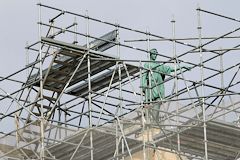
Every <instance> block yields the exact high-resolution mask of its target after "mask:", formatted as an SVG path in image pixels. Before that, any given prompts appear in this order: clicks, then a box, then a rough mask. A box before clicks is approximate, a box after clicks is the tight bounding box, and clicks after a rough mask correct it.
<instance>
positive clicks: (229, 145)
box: [155, 120, 240, 160]
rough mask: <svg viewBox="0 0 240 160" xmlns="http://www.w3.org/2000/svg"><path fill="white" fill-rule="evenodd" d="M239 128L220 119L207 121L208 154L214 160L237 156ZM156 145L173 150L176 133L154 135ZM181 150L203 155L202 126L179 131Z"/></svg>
mask: <svg viewBox="0 0 240 160" xmlns="http://www.w3.org/2000/svg"><path fill="white" fill-rule="evenodd" d="M239 135H240V128H239V127H238V126H235V125H233V124H228V123H226V122H221V121H216V120H215V121H210V122H207V141H208V156H209V158H211V159H214V160H230V159H231V160H233V159H235V158H236V157H238V156H239V151H240V150H239V148H240V137H239ZM155 140H156V141H158V143H157V145H158V146H161V147H165V148H169V149H173V150H175V149H176V148H177V134H176V133H175V134H171V133H169V134H165V135H164V134H161V135H158V136H156V137H155ZM180 142H181V145H180V147H181V152H185V153H189V154H192V155H196V156H200V157H204V135H203V127H201V126H195V127H191V128H187V129H184V130H183V131H180Z"/></svg>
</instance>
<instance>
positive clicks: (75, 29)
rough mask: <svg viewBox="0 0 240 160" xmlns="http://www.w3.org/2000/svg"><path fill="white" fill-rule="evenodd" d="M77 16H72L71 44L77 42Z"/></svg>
mask: <svg viewBox="0 0 240 160" xmlns="http://www.w3.org/2000/svg"><path fill="white" fill-rule="evenodd" d="M77 25H78V24H77V17H74V32H75V33H74V37H73V39H74V41H73V44H77V43H78V41H77Z"/></svg>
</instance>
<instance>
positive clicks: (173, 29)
mask: <svg viewBox="0 0 240 160" xmlns="http://www.w3.org/2000/svg"><path fill="white" fill-rule="evenodd" d="M171 23H172V39H173V41H172V43H173V58H174V86H175V94H176V97H175V98H176V123H177V150H178V152H180V150H181V149H180V144H181V143H180V134H179V131H180V130H179V104H178V77H177V76H178V75H177V53H176V40H175V38H176V21H175V18H174V16H173V19H172V21H171Z"/></svg>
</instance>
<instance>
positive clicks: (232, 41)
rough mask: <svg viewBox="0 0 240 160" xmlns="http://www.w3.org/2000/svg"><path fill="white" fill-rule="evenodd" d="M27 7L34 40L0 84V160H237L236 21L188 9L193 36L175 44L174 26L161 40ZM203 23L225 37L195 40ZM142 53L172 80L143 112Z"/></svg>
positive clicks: (54, 10) (239, 143)
mask: <svg viewBox="0 0 240 160" xmlns="http://www.w3.org/2000/svg"><path fill="white" fill-rule="evenodd" d="M37 5H38V8H39V19H38V34H39V35H38V40H37V42H35V43H33V44H30V45H29V44H27V45H26V66H25V67H24V68H22V69H19V70H18V71H16V72H15V73H12V74H10V75H9V76H6V77H2V78H1V79H0V93H1V94H0V96H1V97H0V104H1V106H2V109H1V115H0V126H1V134H0V135H1V137H0V159H11V160H13V159H40V160H48V159H49V160H50V159H55V160H66V159H70V160H74V159H76V160H77V159H83V160H85V159H86V160H89V159H91V160H102V159H106V160H124V159H126V160H128V159H131V160H132V159H137V158H136V157H137V154H138V155H140V157H141V158H139V159H143V160H149V159H164V158H162V157H161V154H163V153H171V154H172V155H175V159H179V160H195V159H196V160H197V159H203V160H210V159H212V160H230V159H231V160H237V159H238V158H240V137H239V135H240V125H239V123H240V119H239V118H240V115H239V112H240V105H239V103H240V101H239V92H238V91H239V88H240V86H239V83H240V79H239V73H238V72H239V69H240V63H239V62H240V56H238V55H237V53H236V52H238V50H239V49H240V48H239V47H240V44H239V38H240V37H239V30H240V28H239V22H240V21H239V20H238V19H235V18H232V17H228V16H225V15H221V14H218V13H214V12H211V11H207V10H204V9H202V8H200V7H198V8H197V9H196V12H197V22H198V25H197V27H196V28H197V30H196V31H197V32H198V35H197V36H196V37H186V38H176V33H175V32H176V26H175V24H176V21H175V19H174V18H173V19H172V20H171V22H170V24H171V26H172V35H170V36H169V37H163V36H159V35H157V34H153V33H151V32H150V31H149V30H147V31H141V30H137V29H132V28H129V27H126V26H122V25H120V24H118V23H110V22H105V21H102V20H100V19H96V18H93V17H90V16H88V12H86V14H79V13H73V12H70V11H66V10H62V9H58V8H55V7H52V6H48V5H44V4H41V3H39V4H37ZM43 13H47V14H46V15H44V14H43ZM203 14H204V16H211V17H214V18H217V19H221V20H222V21H226V23H228V24H233V25H232V27H233V28H231V29H230V31H227V32H224V33H217V35H216V36H209V37H204V36H203V33H202V29H203V28H204V27H205V26H203V25H202V22H201V21H202V15H203ZM49 16H52V18H50V19H49ZM69 24H70V25H69ZM120 35H121V39H120ZM130 38H131V39H130ZM132 38H134V39H132ZM159 45H160V46H161V48H162V49H163V50H167V51H168V53H167V54H166V53H163V52H162V50H161V49H159ZM151 48H157V49H159V53H158V57H160V58H159V59H160V60H161V61H157V62H158V63H159V65H161V64H166V65H170V66H172V67H174V68H175V71H174V73H173V74H169V75H166V78H165V80H164V82H163V83H164V85H165V86H166V88H167V89H166V97H165V98H164V99H161V100H157V101H150V102H147V101H145V99H144V93H143V91H142V90H143V87H142V86H141V85H140V79H141V78H142V75H143V74H144V73H145V72H149V73H150V74H151V72H152V70H149V69H147V68H145V67H144V65H143V64H144V63H147V62H151V61H150V57H149V51H150V49H151ZM147 58H148V59H147ZM181 66H188V67H190V68H191V70H184V69H180V70H177V69H176V68H177V67H181ZM159 74H161V73H159ZM26 75H27V76H26ZM19 77H21V78H20V79H19ZM22 77H25V79H24V80H21V79H22ZM156 85H161V84H156ZM151 87H152V86H149V87H148V89H151ZM7 88H8V89H7ZM156 104H159V105H160V104H161V107H160V109H159V110H156V109H153V107H152V106H153V105H156ZM150 111H152V112H159V113H161V115H162V117H161V123H159V121H158V120H156V119H155V120H152V118H151V115H150V113H152V112H150ZM158 153H159V154H158ZM165 159H168V158H166V157H165Z"/></svg>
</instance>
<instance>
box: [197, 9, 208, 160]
mask: <svg viewBox="0 0 240 160" xmlns="http://www.w3.org/2000/svg"><path fill="white" fill-rule="evenodd" d="M197 17H198V28H197V29H198V38H199V56H200V73H201V92H202V113H203V134H204V140H203V142H204V152H205V160H208V145H207V124H206V113H205V104H204V103H205V98H204V95H205V94H204V71H203V52H202V26H201V17H200V7H199V6H198V8H197Z"/></svg>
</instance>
